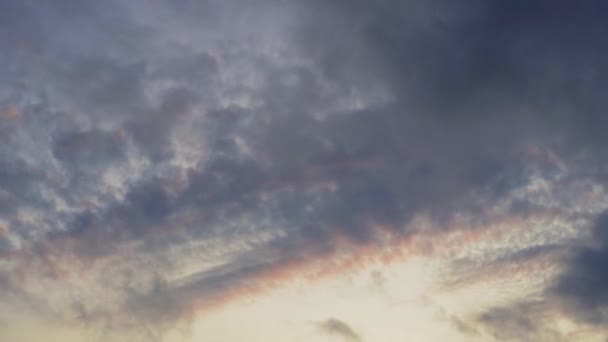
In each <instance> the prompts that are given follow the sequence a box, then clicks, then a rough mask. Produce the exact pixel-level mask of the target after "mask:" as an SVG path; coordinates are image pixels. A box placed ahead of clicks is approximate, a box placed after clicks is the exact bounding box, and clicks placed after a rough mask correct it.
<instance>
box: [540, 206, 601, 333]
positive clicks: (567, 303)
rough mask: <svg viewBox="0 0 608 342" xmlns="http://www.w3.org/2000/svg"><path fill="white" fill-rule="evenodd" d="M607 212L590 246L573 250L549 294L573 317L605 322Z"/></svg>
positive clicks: (592, 237)
mask: <svg viewBox="0 0 608 342" xmlns="http://www.w3.org/2000/svg"><path fill="white" fill-rule="evenodd" d="M607 257H608V213H607V212H603V213H602V214H600V215H599V216H598V217H597V218H596V220H595V222H594V224H593V227H592V232H591V241H590V243H589V244H588V245H584V246H581V247H577V248H575V249H574V251H573V252H572V254H571V255H570V256H569V259H568V260H567V262H566V267H565V270H564V272H563V273H562V274H561V275H560V277H558V279H557V280H556V283H555V285H554V286H553V287H552V288H551V289H550V294H552V295H555V296H557V300H558V302H559V303H561V304H562V306H563V308H564V310H565V311H566V312H567V313H569V314H571V315H572V316H573V317H574V319H576V320H582V321H586V322H589V323H593V324H598V325H599V324H603V323H604V322H606V320H607V319H608V317H606V314H605V313H606V308H607V307H608V291H606V288H607V287H606V286H607V285H608V267H607V266H606V263H605V261H606V258H607Z"/></svg>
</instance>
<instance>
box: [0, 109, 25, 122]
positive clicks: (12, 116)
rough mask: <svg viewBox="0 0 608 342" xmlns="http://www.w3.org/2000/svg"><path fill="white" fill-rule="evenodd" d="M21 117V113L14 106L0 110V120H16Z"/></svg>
mask: <svg viewBox="0 0 608 342" xmlns="http://www.w3.org/2000/svg"><path fill="white" fill-rule="evenodd" d="M21 116H22V113H21V112H20V111H19V109H17V107H15V106H10V107H8V108H4V109H2V110H0V119H5V120H16V119H18V118H20V117H21Z"/></svg>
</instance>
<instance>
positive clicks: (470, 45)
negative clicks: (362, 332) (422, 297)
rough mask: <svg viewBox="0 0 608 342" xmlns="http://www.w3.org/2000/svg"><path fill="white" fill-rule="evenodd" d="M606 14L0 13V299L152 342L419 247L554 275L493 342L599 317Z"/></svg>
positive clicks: (90, 8) (537, 5)
mask: <svg viewBox="0 0 608 342" xmlns="http://www.w3.org/2000/svg"><path fill="white" fill-rule="evenodd" d="M607 6H608V5H605V4H604V3H603V2H601V1H589V2H585V3H578V2H572V1H565V0H564V1H561V0H558V1H552V2H548V1H541V0H535V1H509V2H508V3H506V2H503V1H476V0H468V1H464V2H459V3H458V4H455V3H454V2H452V1H442V0H438V1H430V2H421V1H392V0H381V1H376V2H373V3H370V2H366V1H341V0H336V1H308V2H296V1H279V0H259V1H253V2H251V3H247V4H244V3H242V2H238V1H214V0H210V1H184V2H180V3H179V4H177V3H176V4H170V3H166V2H162V1H139V0H136V1H132V2H129V3H128V4H127V3H124V2H121V1H113V0H110V1H104V2H95V1H71V0H59V1H54V2H52V3H44V2H42V1H17V0H14V1H13V0H5V1H2V3H0V51H2V52H0V61H1V63H0V64H1V65H3V67H2V68H0V79H2V80H3V82H1V84H0V141H1V143H0V293H1V294H0V309H1V308H7V309H6V311H7V312H8V310H9V309H8V308H9V307H19V308H21V309H23V310H26V311H28V312H31V313H32V314H34V313H36V315H40V316H43V317H45V319H49V320H53V321H57V324H68V325H69V324H73V323H74V322H76V323H77V324H84V325H87V326H94V327H95V328H94V330H101V331H105V332H106V333H108V334H111V335H113V334H117V336H122V335H121V334H122V333H123V332H124V333H125V334H130V333H135V334H136V335H143V336H145V338H150V337H154V338H159V339H160V338H161V336H162V331H163V330H164V329H167V328H170V327H174V326H176V325H180V324H182V323H183V322H188V321H189V320H192V319H193V317H194V316H196V315H198V314H200V313H201V312H212V310H213V309H214V308H218V307H222V306H224V305H226V303H230V302H232V301H234V300H238V299H240V298H249V297H255V296H257V295H259V294H261V293H265V292H268V291H272V290H273V289H275V288H277V287H281V286H282V285H283V284H285V283H289V282H294V281H300V280H302V279H308V280H310V279H313V280H314V279H317V280H318V279H323V278H325V277H329V276H332V275H336V274H343V273H348V272H351V271H353V270H355V269H358V268H362V267H366V265H370V264H374V265H375V264H380V263H384V264H390V262H394V261H395V260H404V259H407V258H408V257H410V256H412V255H418V256H419V255H424V256H428V257H433V258H434V257H436V258H444V259H446V260H449V262H447V264H449V265H451V266H450V267H451V270H450V271H448V272H446V273H445V274H446V278H449V279H446V284H444V285H445V287H446V288H448V287H450V286H451V288H457V287H458V284H461V283H463V282H464V283H465V284H466V285H467V286H469V285H471V284H472V283H475V282H476V281H478V282H479V283H483V281H484V279H494V278H495V277H496V273H497V272H496V271H495V269H499V270H507V271H508V272H512V273H513V274H515V273H517V272H524V273H523V274H528V273H525V272H526V270H527V268H526V267H528V265H530V264H534V263H535V262H537V260H542V262H546V263H548V264H550V265H552V266H555V268H556V272H555V274H559V275H555V277H554V278H552V277H553V276H554V274H553V273H551V274H547V278H549V279H548V280H546V281H544V282H543V283H542V284H541V285H540V290H538V291H539V293H541V294H540V297H541V298H536V300H532V301H531V300H530V299H529V298H527V297H526V298H523V297H524V296H523V295H522V298H520V299H519V300H518V301H513V302H512V303H510V304H508V305H499V303H497V305H496V308H494V309H491V310H486V311H484V312H479V313H477V315H473V316H474V318H471V319H470V322H471V324H476V325H479V326H481V327H482V330H483V329H486V330H487V331H489V332H490V333H489V335H488V336H492V338H496V339H503V338H505V339H509V338H511V339H512V338H516V339H518V338H524V339H525V338H531V337H530V336H535V338H538V339H542V338H546V339H549V338H554V336H557V335H555V334H558V333H557V332H554V331H553V330H552V328H547V329H545V328H544V325H542V324H543V322H542V319H541V318H538V317H537V316H542V314H539V312H541V311H542V312H545V311H543V310H544V309H543V310H541V309H538V307H539V305H537V303H538V302H541V303H542V305H540V306H542V307H543V308H550V309H547V310H549V311H552V312H553V311H555V312H561V313H563V314H564V315H566V316H568V317H570V319H571V320H573V321H576V322H582V323H581V324H590V325H599V324H602V323H604V322H605V320H606V317H605V311H606V308H607V307H608V301H607V300H606V298H607V297H606V296H607V294H608V292H606V291H605V290H604V289H605V288H606V286H603V285H605V283H606V269H605V267H603V266H602V265H603V260H604V259H606V245H607V241H606V240H607V239H606V233H605V232H604V230H605V229H604V228H603V227H604V226H606V224H605V222H604V221H605V218H604V216H605V215H604V216H598V215H600V213H601V212H603V211H604V210H605V209H606V208H607V204H608V202H607V198H606V194H605V192H604V183H605V181H606V179H607V174H606V170H608V168H607V166H608V164H607V163H606V162H607V161H608V149H607V146H608V140H607V139H608V138H606V137H607V135H606V134H605V132H604V131H605V129H604V128H605V127H608V117H607V116H606V115H605V114H604V109H605V107H606V106H605V103H604V102H605V99H604V96H603V92H602V89H604V88H605V87H604V85H605V84H604V82H605V80H606V79H607V78H606V77H604V76H605V75H604V74H605V73H606V71H607V70H608V68H607V67H606V62H605V58H604V56H605V55H606V53H607V52H608V50H606V49H607V48H606V46H608V45H606V44H605V42H604V41H603V40H604V39H605V38H604V37H605V36H606V35H605V34H604V33H605V32H606V29H607V28H606V25H607V24H606V22H605V20H604V17H603V15H602V13H604V12H605V10H606V9H608V8H607ZM594 221H596V223H595V225H593V224H592V223H591V222H594ZM538 222H540V223H538ZM591 226H593V227H594V228H592V229H590V228H589V227H591ZM518 227H524V228H526V229H528V230H527V233H526V234H528V235H525V234H523V233H522V234H521V235H520V236H519V238H515V237H512V238H509V239H506V240H505V239H503V237H505V236H511V235H509V234H510V233H509V232H510V231H512V230H515V229H517V228H518ZM534 227H536V228H534ZM590 231H591V234H592V235H593V237H594V241H595V243H596V244H597V246H591V247H587V246H586V245H585V246H582V247H581V243H583V242H584V241H585V240H584V239H585V238H586V237H588V234H589V232H590ZM451 234H456V235H451ZM458 234H460V235H458ZM453 236H460V237H459V238H457V240H456V242H458V244H459V245H458V246H461V248H454V247H453V246H455V245H451V244H452V243H454V242H453V241H452V240H450V239H451V238H452V237H453ZM458 239H459V240H458ZM480 241H483V243H486V244H487V245H482V247H483V248H485V249H483V248H482V247H479V248H482V249H483V251H485V252H484V253H488V255H484V256H483V258H482V257H480V255H479V254H480V253H481V252H476V251H475V250H474V248H473V247H470V246H478V243H480ZM501 241H507V242H501ZM499 242H500V243H503V244H502V245H500V246H498V245H499ZM484 246H485V247H484ZM469 247H470V248H469ZM561 250H564V251H566V252H567V253H571V254H568V256H567V257H563V258H562V255H561V254H559V252H560V251H561ZM442 260H443V259H442ZM484 260H485V261H484ZM538 262H541V261H538ZM513 265H524V266H521V268H515V267H514V266H513ZM543 265H544V264H543ZM498 273H500V271H499V272H498ZM469 276H470V277H469ZM556 295H557V296H556ZM557 297H559V298H560V299H556V298H557ZM562 297H563V298H564V299H561V298H562ZM537 309H538V310H537ZM2 311H5V310H2ZM520 311H526V312H528V315H527V316H521V315H520V314H519V312H520ZM454 321H458V322H460V321H461V319H460V318H455V320H454ZM463 324H464V323H463ZM467 324H468V323H467ZM99 327H101V328H99ZM320 327H321V328H322V329H323V330H325V331H326V332H332V333H336V334H338V335H342V336H344V337H347V338H350V339H352V340H361V338H360V337H359V336H358V334H357V333H355V332H354V331H353V330H352V329H351V328H350V327H349V326H348V325H347V324H345V323H343V322H341V321H339V320H337V319H330V320H328V321H325V322H324V323H322V324H320ZM483 327H485V328H483ZM501 327H502V329H501ZM98 328H99V329H98ZM513 330H518V331H524V330H526V331H530V334H529V335H526V337H521V336H511V335H505V333H504V331H513ZM552 334H553V335H552ZM522 336H523V335H522ZM547 336H550V337H547ZM117 338H122V337H117ZM553 340H555V339H553Z"/></svg>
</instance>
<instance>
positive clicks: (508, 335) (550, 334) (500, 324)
mask: <svg viewBox="0 0 608 342" xmlns="http://www.w3.org/2000/svg"><path fill="white" fill-rule="evenodd" d="M544 306H545V305H544V303H542V302H532V301H531V302H521V303H516V304H514V305H509V306H506V307H497V308H494V309H491V310H489V311H487V312H484V313H482V314H481V315H480V316H479V317H478V320H479V323H481V324H482V325H483V326H484V327H485V328H486V329H488V331H489V332H490V333H491V334H492V335H493V336H494V337H495V338H496V339H497V340H499V341H547V342H548V341H567V339H566V337H565V336H562V335H561V334H560V333H559V332H557V331H555V330H553V329H551V328H549V327H546V326H543V325H542V324H541V323H539V321H542V319H543V314H544V312H546V307H544Z"/></svg>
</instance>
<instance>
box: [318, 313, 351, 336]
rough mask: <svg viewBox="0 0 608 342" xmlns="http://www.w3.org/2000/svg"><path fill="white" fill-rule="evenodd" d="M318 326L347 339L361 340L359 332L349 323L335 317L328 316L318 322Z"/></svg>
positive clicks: (324, 330) (328, 332)
mask: <svg viewBox="0 0 608 342" xmlns="http://www.w3.org/2000/svg"><path fill="white" fill-rule="evenodd" d="M319 328H320V329H321V330H322V331H323V332H325V333H327V334H330V335H337V336H341V337H343V338H345V339H346V340H348V341H361V337H360V336H359V334H357V333H356V332H355V331H354V330H353V328H351V327H350V325H348V324H346V323H344V322H343V321H341V320H339V319H336V318H329V319H327V320H326V321H323V322H320V323H319Z"/></svg>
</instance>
